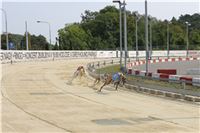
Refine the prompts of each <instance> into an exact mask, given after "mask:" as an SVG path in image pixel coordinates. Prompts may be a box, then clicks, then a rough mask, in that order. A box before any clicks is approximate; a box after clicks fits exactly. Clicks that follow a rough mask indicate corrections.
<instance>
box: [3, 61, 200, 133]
mask: <svg viewBox="0 0 200 133" xmlns="http://www.w3.org/2000/svg"><path fill="white" fill-rule="evenodd" d="M91 61H92V60H91V59H90V60H89V59H84V60H83V59H82V60H81V59H77V60H65V61H54V62H35V63H19V64H13V65H3V69H2V70H3V77H2V94H3V97H2V101H1V104H2V132H19V133H23V132H34V133H35V132H42V133H44V132H56V133H57V132H74V133H107V132H109V133H133V132H134V133H135V132H140V133H141V132H147V133H149V132H151V133H161V132H162V133H165V132H166V133H184V132H185V133H189V132H190V133H198V132H199V131H200V129H199V127H200V123H199V121H200V116H199V115H200V114H199V113H200V112H199V109H200V107H199V105H196V104H189V103H184V102H179V101H172V100H167V99H164V98H157V97H153V96H148V95H143V94H138V93H134V92H128V91H124V90H119V91H114V88H113V87H112V86H107V87H105V89H104V90H103V92H102V93H97V92H96V90H95V89H97V88H99V86H100V85H101V84H102V83H101V84H100V85H99V86H96V87H95V88H92V87H90V86H91V85H92V82H93V81H92V80H91V79H90V78H85V79H84V78H83V79H81V80H79V79H76V80H74V81H73V83H72V84H68V82H67V81H68V80H70V79H71V76H72V74H73V72H74V71H75V69H76V68H77V66H78V65H81V64H83V65H86V64H87V63H88V62H91Z"/></svg>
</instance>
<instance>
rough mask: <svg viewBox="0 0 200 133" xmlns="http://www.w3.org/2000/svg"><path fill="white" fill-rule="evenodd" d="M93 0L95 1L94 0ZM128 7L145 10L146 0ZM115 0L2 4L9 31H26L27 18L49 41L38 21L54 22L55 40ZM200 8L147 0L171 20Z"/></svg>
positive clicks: (184, 1) (191, 1)
mask: <svg viewBox="0 0 200 133" xmlns="http://www.w3.org/2000/svg"><path fill="white" fill-rule="evenodd" d="M80 1H81V2H80ZM91 1H92V2H91ZM126 2H127V10H130V11H138V12H139V13H140V14H144V0H126ZM108 5H114V6H116V7H117V8H118V5H117V4H113V3H112V0H87V1H86V0H73V1H72V0H3V2H2V3H0V7H1V8H3V9H4V10H5V11H6V12H7V20H8V32H10V33H15V34H24V32H25V21H27V23H28V31H29V32H30V33H31V34H35V35H39V34H41V35H44V36H45V37H46V38H47V41H49V30H48V25H47V24H44V23H37V22H36V21H38V20H41V21H47V22H49V23H50V25H51V31H52V43H55V37H57V36H58V35H57V31H58V30H59V29H60V28H63V27H64V26H65V24H68V23H73V22H80V21H81V14H82V13H84V11H85V10H91V11H99V10H100V9H102V8H104V7H105V6H108ZM199 12H200V2H199V0H173V1H172V0H168V1H167V0H148V14H149V15H151V16H153V17H156V18H157V19H161V20H164V19H167V20H171V18H172V17H176V18H178V17H179V16H180V15H181V14H183V15H184V14H194V13H199ZM0 17H1V18H2V19H1V28H0V29H1V32H5V22H4V14H2V12H1V13H0Z"/></svg>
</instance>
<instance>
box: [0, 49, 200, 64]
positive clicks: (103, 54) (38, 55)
mask: <svg viewBox="0 0 200 133" xmlns="http://www.w3.org/2000/svg"><path fill="white" fill-rule="evenodd" d="M123 55H124V54H123ZM145 55H146V52H145V51H139V57H144V56H145ZM135 56H136V52H135V51H129V52H128V57H129V58H133V57H135ZM152 56H154V57H163V56H167V51H153V52H152ZM170 56H177V57H180V56H186V51H170ZM189 56H192V57H200V51H197V50H194V51H189ZM117 57H120V51H0V61H1V63H7V62H21V61H36V60H54V59H55V60H56V59H67V58H117Z"/></svg>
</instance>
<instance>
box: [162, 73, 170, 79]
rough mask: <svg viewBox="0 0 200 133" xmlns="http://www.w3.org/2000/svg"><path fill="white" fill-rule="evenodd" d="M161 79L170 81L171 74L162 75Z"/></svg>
mask: <svg viewBox="0 0 200 133" xmlns="http://www.w3.org/2000/svg"><path fill="white" fill-rule="evenodd" d="M160 79H169V74H160Z"/></svg>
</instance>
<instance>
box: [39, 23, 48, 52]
mask: <svg viewBox="0 0 200 133" xmlns="http://www.w3.org/2000/svg"><path fill="white" fill-rule="evenodd" d="M37 23H46V24H48V25H49V43H50V45H51V25H50V23H49V22H47V21H37ZM50 45H49V49H50Z"/></svg>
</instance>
